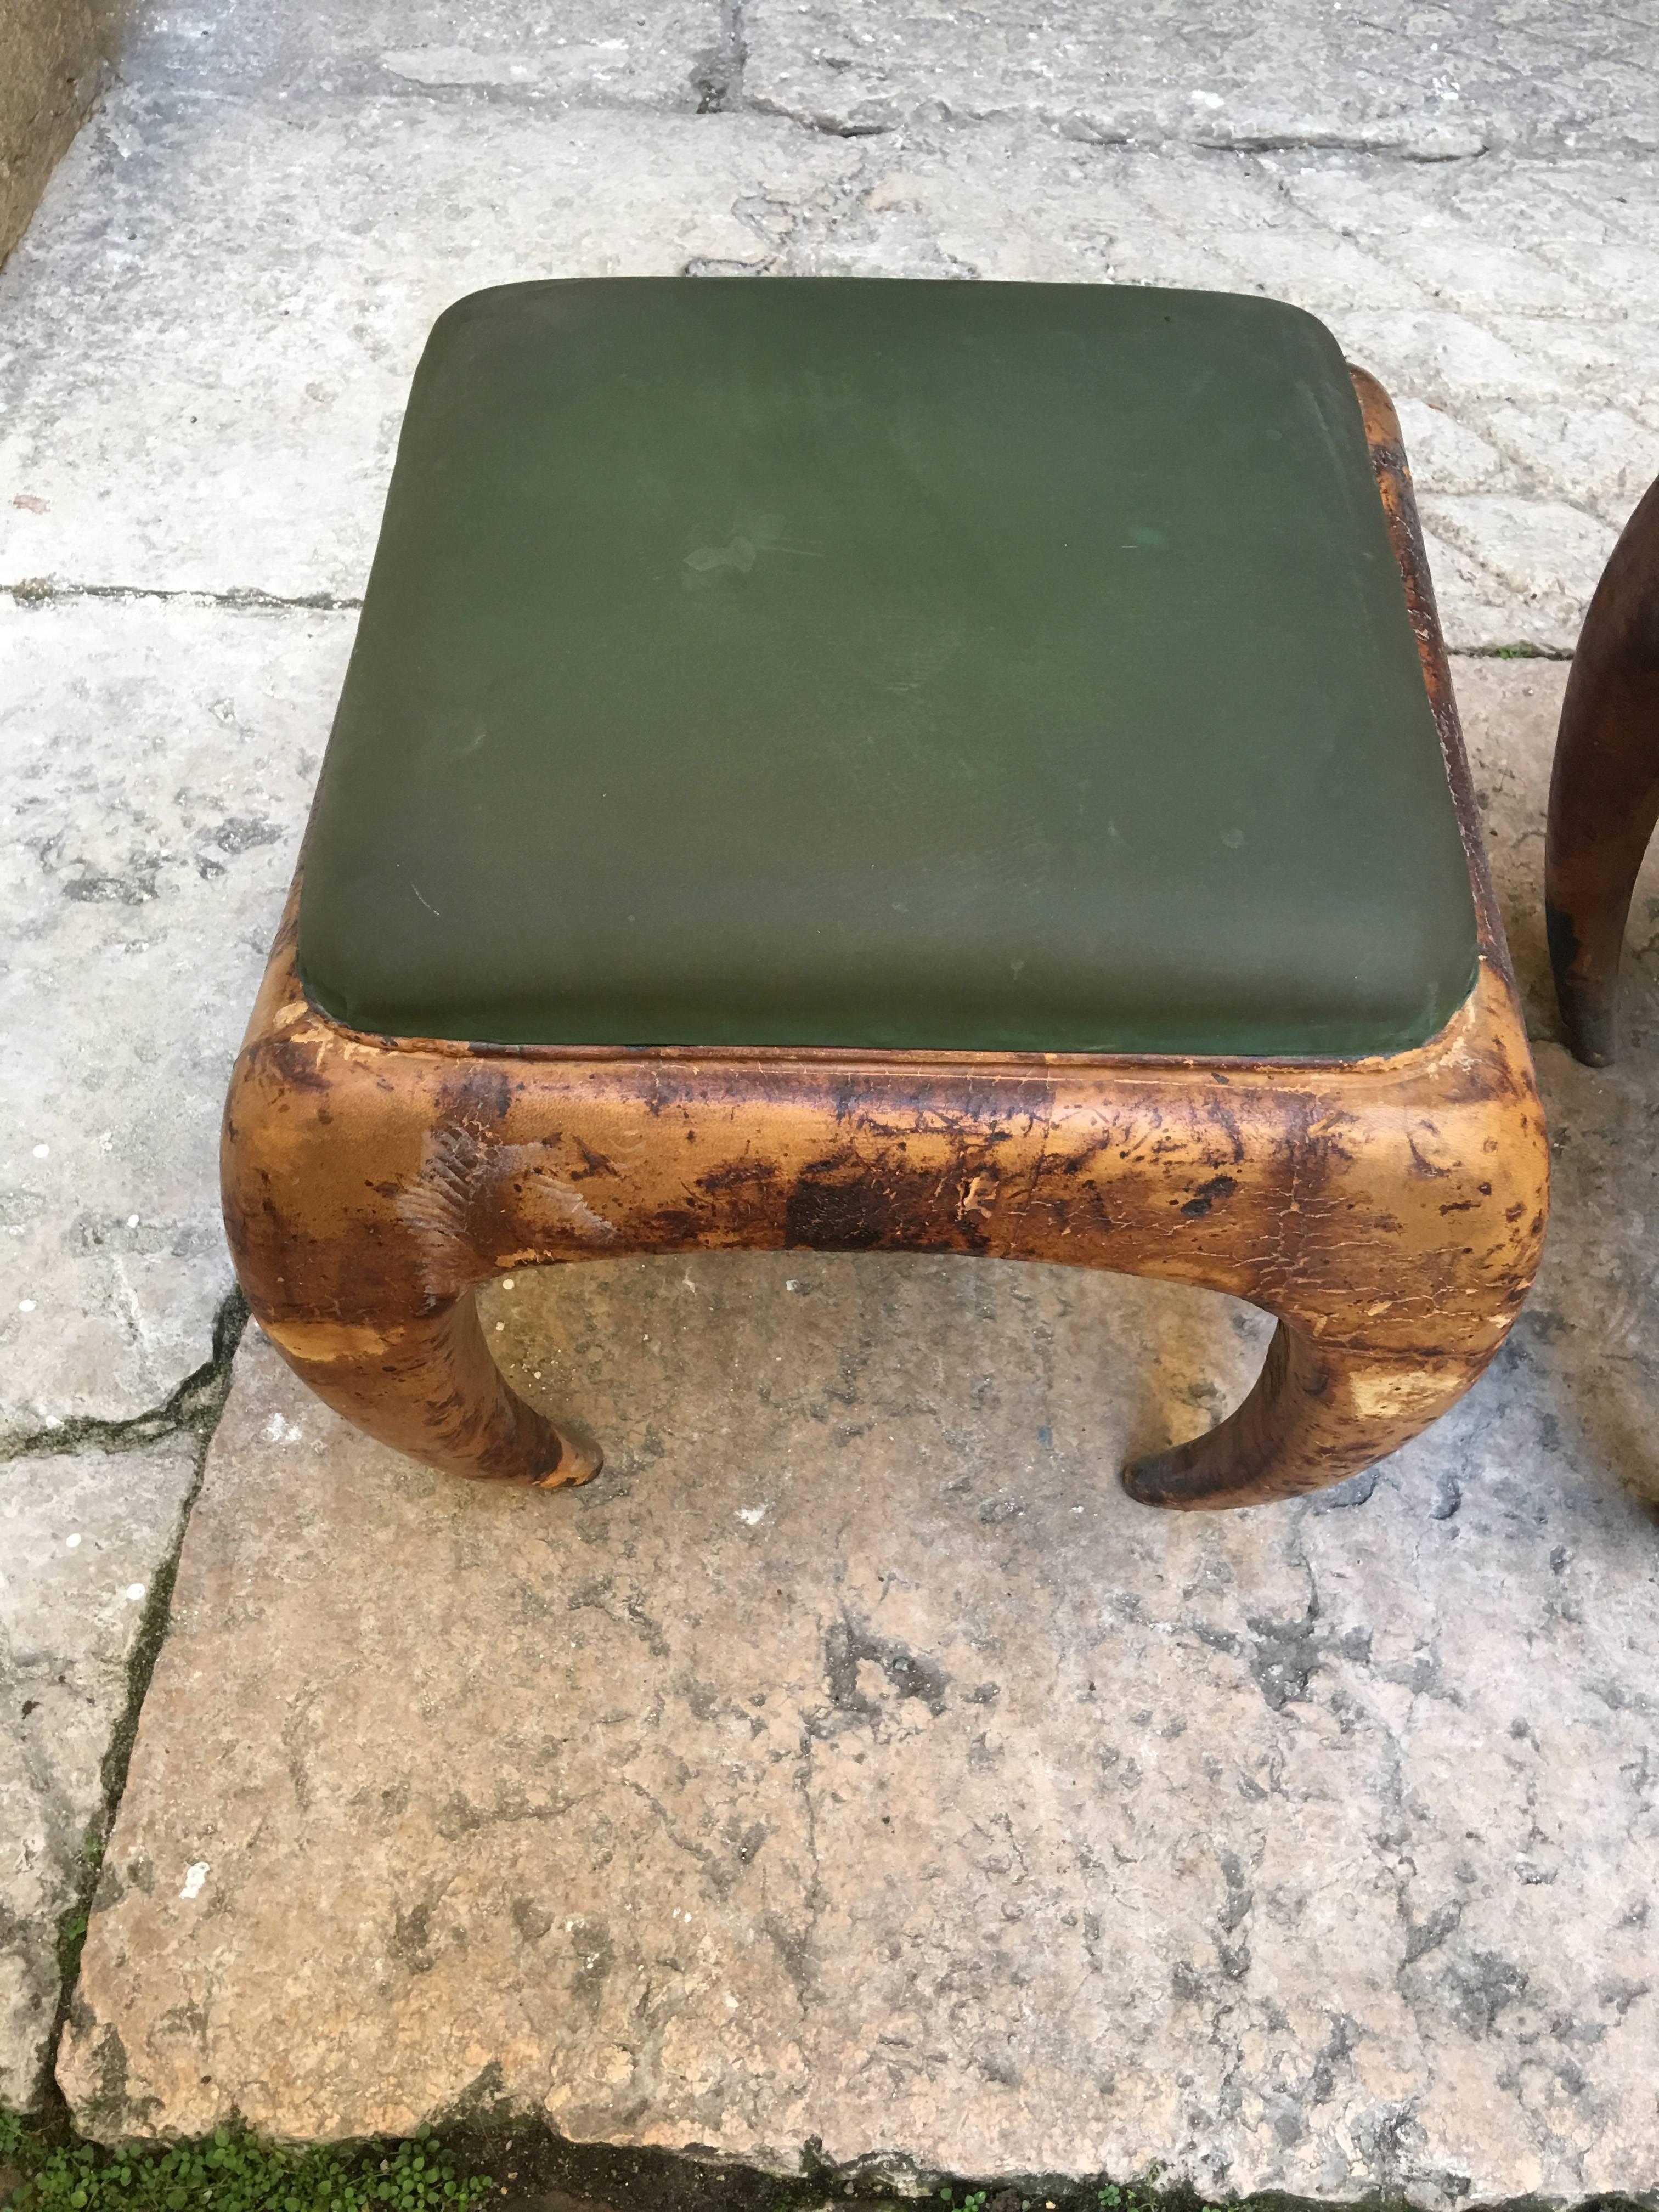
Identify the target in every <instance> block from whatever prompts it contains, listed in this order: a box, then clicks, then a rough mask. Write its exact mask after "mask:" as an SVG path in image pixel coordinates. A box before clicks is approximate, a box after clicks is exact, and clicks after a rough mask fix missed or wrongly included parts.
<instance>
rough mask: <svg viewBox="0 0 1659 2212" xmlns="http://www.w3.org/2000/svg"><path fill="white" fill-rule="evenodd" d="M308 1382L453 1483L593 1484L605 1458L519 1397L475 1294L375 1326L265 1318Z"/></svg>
mask: <svg viewBox="0 0 1659 2212" xmlns="http://www.w3.org/2000/svg"><path fill="white" fill-rule="evenodd" d="M256 1318H258V1319H259V1320H260V1322H261V1325H262V1326H263V1328H264V1332H265V1334H266V1335H267V1336H268V1337H270V1340H271V1342H272V1343H273V1344H274V1345H275V1346H276V1348H277V1350H278V1351H279V1352H281V1353H282V1355H283V1358H284V1359H286V1360H287V1362H288V1364H289V1366H290V1367H292V1368H293V1370H295V1374H296V1375H298V1376H300V1377H301V1381H303V1382H305V1383H309V1384H310V1386H311V1388H312V1389H313V1390H314V1391H315V1392H316V1393H317V1395H318V1396H319V1398H322V1399H324V1400H325V1401H327V1403H328V1404H329V1405H331V1406H332V1407H333V1408H334V1410H335V1412H336V1413H342V1414H343V1415H344V1416H345V1418H346V1419H347V1420H349V1421H350V1422H352V1423H353V1424H355V1425H356V1427H358V1428H360V1429H362V1430H363V1431H365V1433H366V1434H368V1435H369V1436H371V1437H374V1438H375V1439H376V1440H377V1441H378V1442H379V1443H383V1444H390V1445H391V1446H392V1449H394V1450H395V1451H401V1452H407V1453H408V1454H409V1455H410V1458H411V1459H419V1460H424V1461H425V1462H426V1463H427V1465H428V1467H437V1468H443V1469H444V1470H445V1472H446V1473H447V1474H469V1475H482V1476H484V1477H487V1478H494V1479H495V1480H497V1481H506V1482H531V1483H536V1484H538V1485H539V1486H541V1487H542V1488H543V1489H546V1490H554V1489H558V1488H561V1487H562V1486H563V1485H565V1484H566V1483H574V1482H586V1480H588V1478H589V1477H590V1476H592V1475H595V1474H598V1473H599V1468H600V1466H601V1464H602V1462H601V1458H600V1455H599V1452H598V1451H597V1450H596V1449H593V1448H592V1446H589V1445H586V1444H583V1443H579V1442H578V1441H577V1439H576V1438H575V1437H571V1436H569V1435H568V1434H567V1433H566V1432H565V1431H564V1430H562V1429H560V1428H557V1427H556V1426H555V1425H554V1424H553V1423H552V1422H551V1421H550V1420H549V1419H547V1418H546V1416H545V1415H544V1414H542V1413H538V1412H537V1411H536V1409H535V1407H533V1406H529V1405H526V1402H525V1401H524V1400H523V1399H522V1398H520V1396H519V1395H518V1394H517V1393H516V1392H515V1391H513V1390H512V1389H509V1388H508V1386H507V1383H506V1381H505V1379H504V1378H503V1376H502V1375H501V1370H500V1369H499V1368H498V1367H497V1366H496V1364H495V1360H494V1358H492V1357H491V1355H490V1352H489V1346H488V1345H487V1344H486V1343H485V1341H484V1336H483V1330H482V1329H481V1328H480V1327H479V1325H478V1316H477V1309H476V1306H475V1304H474V1294H473V1292H472V1291H464V1292H463V1293H462V1294H461V1296H460V1297H456V1298H451V1299H449V1300H447V1302H446V1303H445V1304H443V1305H441V1306H440V1307H439V1308H438V1309H437V1310H436V1311H435V1312H431V1313H422V1314H418V1315H413V1316H392V1315H389V1314H388V1315H383V1316H382V1315H377V1316H376V1317H375V1319H374V1323H373V1324H372V1325H368V1324H365V1323H362V1322H357V1323H343V1322H335V1321H330V1320H321V1319H318V1320H296V1319H295V1318H294V1317H293V1316H292V1315H291V1314H289V1313H287V1312H285V1313H283V1316H281V1317H280V1318H278V1317H276V1316H264V1315H259V1314H258V1309H257V1307H256Z"/></svg>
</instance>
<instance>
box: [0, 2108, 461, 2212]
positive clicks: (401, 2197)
mask: <svg viewBox="0 0 1659 2212" xmlns="http://www.w3.org/2000/svg"><path fill="white" fill-rule="evenodd" d="M0 2166H11V2167H13V2168H14V2169H15V2170H16V2171H18V2172H21V2175H22V2177H23V2179H22V2185H21V2188H20V2189H19V2190H18V2191H17V2192H16V2194H15V2197H13V2198H12V2199H11V2201H10V2206H9V2212H471V2208H472V2207H473V2206H474V2205H476V2204H477V2203H479V2202H480V2201H481V2200H482V2199H483V2197H487V2196H488V2195H489V2191H490V2189H491V2188H492V2186H493V2184H492V2183H491V2181H490V2179H489V2175H488V2174H482V2173H468V2174H463V2173H460V2172H457V2170H456V2168H455V2166H454V2164H453V2160H450V2159H448V2158H447V2157H445V2156H444V2155H443V2154H442V2153H441V2150H439V2149H438V2148H437V2147H436V2146H435V2145H434V2144H432V2143H431V2142H429V2141H428V2136H427V2135H426V2133H425V2131H424V2130H422V2133H421V2134H419V2135H417V2136H416V2137H415V2138H414V2139H413V2140H412V2141H411V2142H400V2143H397V2144H394V2145H392V2146H390V2147H389V2148H387V2147H383V2146H370V2147H367V2148H363V2147H360V2148H356V2149H349V2148H313V2149H311V2150H304V2151H289V2150H282V2149H279V2148H276V2146H275V2145H273V2144H270V2143H264V2142H259V2141H258V2139H257V2137H255V2136H247V2135H240V2134H236V2133H234V2132H233V2131H232V2130H230V2129H229V2128H220V2129H219V2130H217V2132H216V2134H215V2135H214V2136H213V2138H212V2140H211V2141H210V2142H197V2143H175V2144H172V2145H170V2146H166V2147H163V2146H162V2145H160V2144H156V2145H155V2146H153V2147H151V2146H149V2145H146V2146H143V2147H142V2148H129V2149H125V2150H104V2149H101V2148H99V2147H98V2146H96V2145H94V2144H92V2143H73V2144H67V2145H59V2146H58V2147H56V2148H54V2147H52V2146H51V2145H49V2144H47V2143H46V2142H42V2141H41V2139H40V2137H39V2136H35V2135H33V2134H32V2133H31V2132H30V2130H28V2129H27V2128H26V2127H25V2126H24V2124H22V2122H21V2120H19V2119H18V2118H15V2115H13V2114H10V2113H6V2112H0Z"/></svg>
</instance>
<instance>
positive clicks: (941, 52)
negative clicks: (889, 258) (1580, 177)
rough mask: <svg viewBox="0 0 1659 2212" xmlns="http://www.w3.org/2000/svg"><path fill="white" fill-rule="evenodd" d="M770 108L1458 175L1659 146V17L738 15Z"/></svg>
mask: <svg viewBox="0 0 1659 2212" xmlns="http://www.w3.org/2000/svg"><path fill="white" fill-rule="evenodd" d="M744 31H745V36H746V41H747V46H748V68H747V70H746V73H745V79H744V88H745V91H746V93H747V95H748V97H749V99H750V100H751V101H753V103H754V104H755V105H756V106H758V107H761V108H763V109H768V110H770V111H772V112H775V113H778V114H783V115H789V116H793V117H794V118H796V120H797V121H799V122H802V123H805V124H808V125H811V127H812V128H814V129H816V130H819V131H833V132H840V133H850V134H854V135H859V134H863V133H867V132H879V131H891V130H894V129H896V128H898V127H900V126H902V125H906V124H913V123H918V122H924V123H933V122H938V121H949V122H952V123H957V124H962V123H976V122H987V121H994V120H1000V119H1002V118H1006V117H1014V118H1019V119H1020V120H1023V121H1030V122H1036V123H1038V124H1040V125H1044V126H1046V127H1048V128H1049V129H1051V130H1054V131H1059V132H1060V133H1061V134H1062V135H1063V136H1065V137H1071V138H1078V139H1082V140H1084V141H1085V142H1089V143H1096V144H1108V145H1109V144H1115V143H1120V142H1121V141H1124V140H1129V141H1146V142H1152V143H1160V142H1170V141H1174V142H1177V143H1179V142H1186V143H1191V144H1196V145H1200V146H1216V147H1225V148H1243V149H1258V148H1261V147H1280V146H1289V147H1329V146H1339V147H1352V148H1356V149H1362V150H1365V151H1375V152H1384V153H1390V154H1395V155H1406V156H1407V157H1409V158H1412V159H1414V160H1418V161H1444V160H1450V159H1455V158H1457V157H1459V156H1462V157H1465V158H1467V157H1468V156H1471V155H1478V154H1482V153H1486V152H1491V151H1494V150H1502V151H1525V152H1528V153H1546V154H1570V153H1576V152H1579V151H1582V150H1583V149H1586V148H1590V147H1594V148H1608V149H1618V150H1620V151H1638V152H1643V153H1651V152H1653V151H1655V150H1656V149H1659V108H1656V105H1655V101H1654V94H1653V82H1654V73H1655V70H1656V68H1659V13H1656V11H1655V9H1654V8H1653V7H1652V5H1651V4H1650V0H1638V4H1636V5H1634V6H1632V7H1626V8H1620V9H1618V10H1616V11H1615V10H1612V9H1608V10H1606V11H1597V10H1595V9H1588V8H1579V7H1563V6H1562V5H1560V4H1559V0H1519V4H1512V5H1505V6H1503V7H1497V6H1493V5H1491V4H1483V5H1480V6H1478V7H1474V8H1462V9H1456V8H1451V7H1447V6H1428V7H1424V6H1420V5H1418V4H1415V0H1383V4H1382V5H1380V6H1378V5H1370V6H1367V5H1360V4H1358V0H1349V4H1348V5H1346V7H1345V6H1344V5H1343V0H1279V4H1277V5H1275V6H1273V7H1272V8H1261V7H1250V6H1247V5H1243V4H1241V3H1240V0H1220V4H1210V0H1151V4H1149V5H1146V6H1143V7H1139V8H1135V9H1116V8H1115V9H1107V8H1088V7H1084V6H1077V5H1072V4H1066V0H1048V4H1047V5H1042V4H1038V5H1036V6H1033V5H1030V4H1029V0H1027V4H1024V5H1021V4H1018V0H1015V4H1003V0H954V4H952V5H951V6H948V7H947V6H943V5H939V4H933V3H932V0H921V4H917V5H912V6H908V7H903V8H893V7H890V6H888V5H885V4H884V0H745V3H744Z"/></svg>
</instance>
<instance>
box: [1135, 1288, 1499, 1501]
mask: <svg viewBox="0 0 1659 2212" xmlns="http://www.w3.org/2000/svg"><path fill="white" fill-rule="evenodd" d="M1485 1365H1486V1361H1485V1359H1477V1360H1468V1359H1456V1358H1450V1359H1449V1358H1446V1357H1445V1356H1444V1355H1443V1354H1442V1355H1440V1356H1438V1357H1437V1358H1425V1359H1414V1358H1411V1357H1409V1356H1405V1357H1402V1356H1401V1355H1400V1354H1398V1353H1393V1352H1390V1353H1386V1354H1384V1353H1372V1352H1355V1351H1352V1350H1351V1349H1347V1348H1345V1347H1342V1346H1324V1345H1321V1344H1319V1343H1318V1342H1317V1341H1316V1340H1315V1339H1314V1338H1313V1337H1311V1336H1308V1335H1305V1334H1303V1332H1301V1331H1300V1330H1298V1329H1293V1328H1290V1327H1289V1326H1288V1325H1287V1324H1286V1323H1285V1322H1282V1321H1281V1322H1279V1328H1278V1330H1277V1332H1276V1333H1275V1334H1274V1336H1273V1342H1272V1343H1271V1344H1270V1345H1269V1346H1268V1347H1267V1361H1266V1363H1265V1364H1264V1365H1263V1367H1262V1370H1261V1375H1260V1376H1259V1377H1258V1378H1257V1381H1256V1384H1255V1389H1253V1390H1252V1391H1251V1392H1250V1395H1249V1397H1248V1398H1246V1399H1245V1401H1244V1402H1243V1405H1242V1406H1240V1407H1238V1408H1237V1411H1236V1412H1234V1413H1231V1414H1230V1415H1229V1416H1228V1418H1227V1419H1225V1421H1223V1422H1222V1423H1221V1424H1220V1425H1219V1426H1218V1427H1217V1428H1213V1429H1212V1430H1210V1431H1209V1432H1208V1434H1207V1435H1206V1436H1201V1437H1194V1439H1193V1441H1192V1442H1191V1443H1185V1444H1177V1445H1176V1447H1175V1448H1174V1449H1173V1450H1170V1451H1166V1452H1159V1453H1158V1455H1157V1456H1156V1458H1153V1459H1148V1460H1143V1461H1142V1462H1140V1464H1139V1466H1138V1467H1133V1468H1129V1469H1128V1470H1127V1473H1126V1474H1125V1475H1124V1477H1123V1486H1124V1488H1125V1489H1126V1490H1127V1492H1128V1493H1129V1495H1130V1497H1131V1498H1138V1499H1139V1502H1140V1503H1141V1504H1143V1505H1174V1506H1182V1507H1186V1508H1197V1509H1200V1510H1203V1509H1207V1508H1215V1507H1222V1506H1234V1505H1266V1504H1270V1503H1271V1502H1272V1501H1273V1499H1274V1498H1297V1497H1300V1496H1301V1495H1302V1494H1303V1493H1304V1492H1306V1491H1310V1490H1323V1489H1324V1488H1326V1486H1328V1484H1330V1483H1333V1482H1340V1481H1341V1480H1343V1478H1344V1477H1345V1476H1346V1475H1350V1474H1358V1473H1359V1472H1360V1470H1361V1469H1362V1468H1368V1467H1370V1466H1373V1465H1374V1464H1375V1463H1376V1461H1378V1460H1380V1459H1384V1458H1386V1457H1387V1456H1388V1455H1389V1453H1390V1452H1391V1451H1396V1450H1398V1449H1399V1448H1400V1446H1401V1444H1403V1443H1408V1442H1409V1441H1410V1439H1411V1438H1412V1437H1414V1436H1416V1435H1417V1433H1418V1432H1419V1430H1421V1429H1425V1428H1427V1427H1428V1425H1429V1424H1430V1423H1431V1421H1433V1420H1436V1419H1438V1417H1439V1416H1440V1415H1441V1414H1442V1413H1445V1412H1446V1411H1447V1409H1448V1408H1449V1407H1451V1406H1454V1405H1455V1404H1456V1402H1457V1401H1458V1400H1459V1399H1460V1398H1461V1397H1462V1395H1463V1394H1464V1392H1465V1391H1466V1390H1468V1388H1469V1386H1470V1385H1471V1384H1472V1383H1474V1381H1475V1380H1476V1378H1477V1377H1478V1376H1479V1375H1480V1371H1481V1369H1482V1368H1483V1367H1484V1366H1485Z"/></svg>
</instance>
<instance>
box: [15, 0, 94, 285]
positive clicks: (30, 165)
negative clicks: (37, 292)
mask: <svg viewBox="0 0 1659 2212" xmlns="http://www.w3.org/2000/svg"><path fill="white" fill-rule="evenodd" d="M102 76H103V57H102V54H101V52H100V46H99V39H98V23H97V20H96V17H95V15H94V11H93V9H91V8H90V7H89V6H88V4H87V0H0V262H3V261H4V259H5V258H6V256H7V255H8V254H9V252H11V249H12V247H13V246H15V244H16V243H17V240H19V239H20V238H21V236H22V234H23V231H24V228H25V226H26V225H27V222H28V219H29V217H30V216H32V215H33V212H34V209H35V204H36V203H37V201H38V200H39V199H40V195H41V193H42V191H44V190H45V189H46V179H47V178H48V177H49V176H50V175H51V174H52V168H53V166H54V164H55V163H56V162H57V161H58V157H59V155H61V154H62V153H63V151H64V148H65V147H66V146H67V145H68V144H69V143H70V139H71V138H73V137H74V136H75V133H76V130H77V129H78V128H79V127H80V124H81V119H82V117H83V116H84V115H85V113H86V112H87V110H88V107H89V106H91V105H92V102H93V100H94V97H95V95H96V94H97V91H98V88H99V85H100V82H101V81H102Z"/></svg>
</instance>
